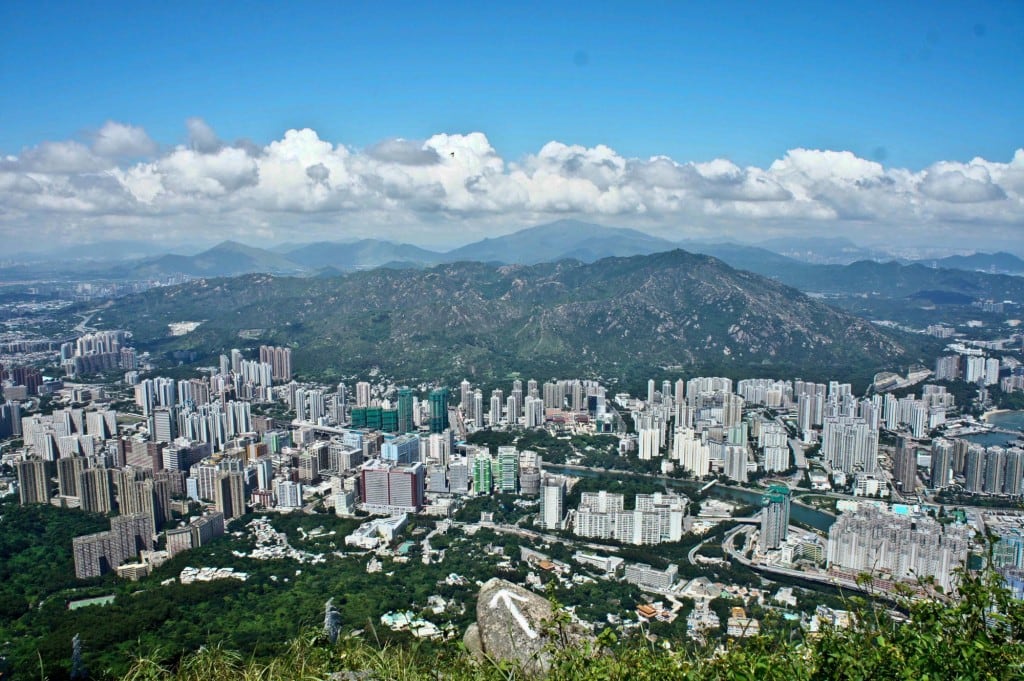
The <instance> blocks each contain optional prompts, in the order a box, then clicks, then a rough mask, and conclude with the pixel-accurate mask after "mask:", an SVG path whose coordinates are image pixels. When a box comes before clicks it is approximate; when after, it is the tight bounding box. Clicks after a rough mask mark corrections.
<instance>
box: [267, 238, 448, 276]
mask: <svg viewBox="0 0 1024 681" xmlns="http://www.w3.org/2000/svg"><path fill="white" fill-rule="evenodd" d="M284 255H285V256H287V258H288V259H289V260H291V261H292V262H295V263H298V264H299V265H302V266H304V267H309V268H319V267H334V268H337V269H339V270H342V271H348V270H365V269H371V268H374V267H380V266H382V265H385V264H392V265H397V264H400V263H408V264H411V265H428V264H437V263H439V262H441V261H442V257H443V256H442V255H441V254H440V253H436V252H434V251H428V250H427V249H425V248H420V247H419V246H413V245H411V244H396V243H394V242H392V241H380V240H377V239H362V240H360V241H353V242H348V243H345V242H337V241H321V242H317V243H311V244H303V245H302V246H298V247H295V248H293V249H292V250H289V251H287V252H286V253H284Z"/></svg>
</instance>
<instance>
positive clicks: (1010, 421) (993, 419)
mask: <svg viewBox="0 0 1024 681" xmlns="http://www.w3.org/2000/svg"><path fill="white" fill-rule="evenodd" d="M985 421H986V422H988V423H990V424H992V425H993V426H995V427H996V428H1001V429H1003V430H1016V431H1019V432H1020V433H1021V437H1024V411H998V412H992V413H990V414H987V415H986V416H985ZM964 439H965V440H969V441H970V442H974V443H976V444H979V445H982V446H984V447H992V446H996V445H998V446H1003V445H1006V444H1007V443H1012V442H1013V440H1014V438H1013V436H1012V435H1010V434H1008V433H978V434H976V435H965V436H964Z"/></svg>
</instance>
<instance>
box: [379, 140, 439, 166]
mask: <svg viewBox="0 0 1024 681" xmlns="http://www.w3.org/2000/svg"><path fill="white" fill-rule="evenodd" d="M366 153H367V155H369V156H370V157H371V158H374V159H377V160H378V161H383V162H384V163H397V164H399V165H405V166H432V165H435V164H437V163H440V162H441V156H440V155H439V154H438V153H437V150H435V149H432V148H430V147H427V146H424V145H423V144H417V143H415V142H411V141H409V140H404V139H401V138H397V137H396V138H394V139H388V140H382V141H380V142H378V143H377V144H374V145H372V146H370V147H367V149H366Z"/></svg>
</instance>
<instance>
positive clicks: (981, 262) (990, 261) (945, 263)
mask: <svg viewBox="0 0 1024 681" xmlns="http://www.w3.org/2000/svg"><path fill="white" fill-rule="evenodd" d="M918 262H919V263H921V264H922V265H927V266H929V267H946V268H949V269H956V270H968V271H971V272H988V273H992V274H1017V275H1024V260H1021V259H1020V258H1018V257H1017V256H1015V255H1013V254H1012V253H1006V252H1005V251H1000V252H998V253H974V254H973V255H951V256H949V257H947V258H938V259H933V260H919V261H918Z"/></svg>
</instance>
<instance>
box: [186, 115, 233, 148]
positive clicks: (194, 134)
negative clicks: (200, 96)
mask: <svg viewBox="0 0 1024 681" xmlns="http://www.w3.org/2000/svg"><path fill="white" fill-rule="evenodd" d="M185 128H186V129H187V130H188V145H189V147H190V148H192V149H193V150H195V151H198V152H200V153H204V154H205V153H210V152H214V151H220V148H221V147H222V146H224V144H223V142H221V141H220V138H219V137H217V133H215V132H214V131H213V128H211V127H210V126H209V124H207V122H206V121H204V120H203V119H202V118H189V119H188V120H187V121H185Z"/></svg>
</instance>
